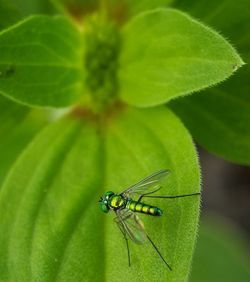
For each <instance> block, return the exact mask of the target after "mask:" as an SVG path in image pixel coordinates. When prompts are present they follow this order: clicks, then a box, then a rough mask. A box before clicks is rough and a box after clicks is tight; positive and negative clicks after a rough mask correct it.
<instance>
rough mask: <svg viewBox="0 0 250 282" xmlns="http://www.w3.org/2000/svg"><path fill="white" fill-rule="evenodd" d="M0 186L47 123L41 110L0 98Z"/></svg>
mask: <svg viewBox="0 0 250 282" xmlns="http://www.w3.org/2000/svg"><path fill="white" fill-rule="evenodd" d="M0 111H1V115H0V152H1V157H0V186H1V184H2V182H3V180H4V177H5V175H6V173H7V172H8V170H9V169H10V167H11V165H12V164H13V162H14V161H15V160H16V158H17V157H18V155H19V154H20V152H21V151H22V150H23V149H24V148H25V147H26V145H27V144H28V143H29V142H30V140H31V139H32V138H33V136H34V135H35V134H36V133H37V132H38V131H39V130H40V129H41V128H42V127H43V126H44V125H45V123H46V122H47V119H46V115H45V113H44V112H42V111H41V110H30V109H29V108H27V107H24V106H21V105H18V104H16V103H14V102H12V101H10V100H8V99H6V98H4V97H0Z"/></svg>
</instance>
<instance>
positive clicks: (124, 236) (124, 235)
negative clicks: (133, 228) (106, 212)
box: [114, 213, 131, 267]
mask: <svg viewBox="0 0 250 282" xmlns="http://www.w3.org/2000/svg"><path fill="white" fill-rule="evenodd" d="M116 214H117V213H116ZM114 221H115V222H116V223H117V225H118V227H119V229H120V230H121V232H122V234H123V238H124V239H125V242H126V247H127V252H128V266H129V267H130V266H131V259H130V250H129V244H128V238H127V236H126V231H125V229H124V226H123V224H122V221H121V217H120V216H119V214H117V217H116V218H114Z"/></svg>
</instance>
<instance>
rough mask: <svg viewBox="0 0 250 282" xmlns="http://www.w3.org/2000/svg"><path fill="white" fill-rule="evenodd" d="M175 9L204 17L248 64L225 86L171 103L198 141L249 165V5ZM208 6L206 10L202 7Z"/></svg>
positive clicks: (201, 3)
mask: <svg viewBox="0 0 250 282" xmlns="http://www.w3.org/2000/svg"><path fill="white" fill-rule="evenodd" d="M176 2H177V3H176V6H177V7H178V8H181V9H186V10H187V11H188V12H189V13H191V14H192V15H194V16H196V17H199V18H201V19H202V20H203V21H205V22H206V23H208V24H209V25H211V26H213V27H215V28H216V29H218V30H219V31H222V32H223V34H225V35H226V36H227V38H229V39H230V40H231V41H232V43H234V45H235V46H236V47H237V49H238V50H239V52H240V54H241V55H242V57H243V59H244V61H246V63H247V64H246V65H245V66H244V68H242V69H241V70H240V71H239V72H238V73H236V75H234V76H233V77H231V78H230V79H229V80H228V81H226V82H225V83H223V84H221V85H219V86H217V87H214V88H211V89H207V90H206V91H205V92H204V93H201V94H197V95H192V96H190V97H183V98H181V99H178V100H175V101H173V102H171V105H170V106H171V108H172V109H173V110H174V111H175V112H176V113H177V114H178V115H179V116H180V117H181V118H182V120H183V122H184V123H185V125H186V126H187V127H188V129H189V130H190V132H191V134H192V135H193V137H194V138H195V140H196V141H197V142H198V143H199V144H200V145H202V146H203V147H205V148H206V149H207V150H209V151H210V152H212V153H215V154H216V155H219V156H222V157H223V158H225V159H227V160H230V161H233V162H236V163H240V164H247V165H249V164H250V127H249V120H250V103H249V93H250V84H249V76H250V67H249V63H250V53H249V50H250V37H249V32H248V30H249V29H250V22H249V21H248V19H249V17H250V2H249V1H246V0H240V1H239V2H237V3H236V2H235V1H231V0H227V1H223V2H220V4H219V5H218V2H217V1H210V2H209V5H207V1H192V4H191V5H190V2H189V1H184V0H181V1H176ZM204 5H206V9H204V8H202V7H204Z"/></svg>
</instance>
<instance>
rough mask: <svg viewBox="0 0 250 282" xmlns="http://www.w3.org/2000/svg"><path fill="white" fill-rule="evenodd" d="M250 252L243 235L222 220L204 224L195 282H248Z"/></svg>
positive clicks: (199, 238)
mask: <svg viewBox="0 0 250 282" xmlns="http://www.w3.org/2000/svg"><path fill="white" fill-rule="evenodd" d="M247 250H249V248H248V246H247V244H246V242H245V241H244V238H243V236H242V234H240V233H239V231H238V230H236V229H235V228H234V227H233V226H229V225H227V224H226V223H225V222H223V221H222V220H219V219H216V218H213V217H208V218H203V219H202V220H201V228H200V232H199V237H198V242H197V247H196V251H195V255H194V263H193V267H192V273H191V279H190V281H191V282H200V281H202V282H211V281H227V282H235V281H241V282H247V281H249V280H250V270H249V256H248V254H249V251H248V252H247Z"/></svg>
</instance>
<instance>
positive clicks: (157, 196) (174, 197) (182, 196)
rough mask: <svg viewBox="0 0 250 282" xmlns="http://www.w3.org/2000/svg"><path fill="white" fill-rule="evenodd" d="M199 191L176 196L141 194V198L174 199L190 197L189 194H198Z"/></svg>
mask: <svg viewBox="0 0 250 282" xmlns="http://www.w3.org/2000/svg"><path fill="white" fill-rule="evenodd" d="M200 194H201V193H199V192H198V193H192V194H185V195H176V196H160V195H156V196H148V195H147V194H144V195H142V196H141V198H143V197H145V198H160V199H161V198H162V199H176V198H184V197H190V196H198V195H200Z"/></svg>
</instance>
